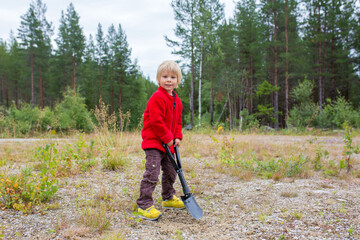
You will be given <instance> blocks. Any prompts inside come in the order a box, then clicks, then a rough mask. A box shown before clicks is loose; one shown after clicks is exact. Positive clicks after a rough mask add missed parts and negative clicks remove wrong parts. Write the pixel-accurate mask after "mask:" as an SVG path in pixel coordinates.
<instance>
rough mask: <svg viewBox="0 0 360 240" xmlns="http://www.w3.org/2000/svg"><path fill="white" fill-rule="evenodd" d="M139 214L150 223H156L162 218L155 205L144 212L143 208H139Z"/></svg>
mask: <svg viewBox="0 0 360 240" xmlns="http://www.w3.org/2000/svg"><path fill="white" fill-rule="evenodd" d="M138 214H139V216H140V217H141V218H144V219H147V220H150V221H155V220H158V219H159V218H160V217H161V212H160V211H158V210H157V209H156V208H155V207H154V205H153V206H151V207H149V208H147V209H145V210H143V209H141V208H138Z"/></svg>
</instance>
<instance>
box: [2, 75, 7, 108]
mask: <svg viewBox="0 0 360 240" xmlns="http://www.w3.org/2000/svg"><path fill="white" fill-rule="evenodd" d="M5 79H6V78H5V76H2V77H1V92H2V101H3V104H4V105H6V106H7V100H6V99H7V89H6V85H5Z"/></svg>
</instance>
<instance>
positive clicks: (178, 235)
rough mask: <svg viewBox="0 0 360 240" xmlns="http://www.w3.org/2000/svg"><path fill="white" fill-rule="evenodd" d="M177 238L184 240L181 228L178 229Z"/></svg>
mask: <svg viewBox="0 0 360 240" xmlns="http://www.w3.org/2000/svg"><path fill="white" fill-rule="evenodd" d="M176 238H177V239H179V240H183V239H184V238H183V237H182V232H181V230H176Z"/></svg>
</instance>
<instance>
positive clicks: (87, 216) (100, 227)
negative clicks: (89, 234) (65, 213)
mask: <svg viewBox="0 0 360 240" xmlns="http://www.w3.org/2000/svg"><path fill="white" fill-rule="evenodd" d="M106 210H107V209H106V207H104V205H100V206H97V207H96V208H92V207H89V206H84V207H82V208H81V209H80V214H79V217H78V219H77V222H78V223H79V224H81V225H83V226H85V227H88V228H90V229H91V230H93V231H97V232H104V231H106V230H109V229H110V226H111V218H112V216H111V214H110V213H107V211H106Z"/></svg>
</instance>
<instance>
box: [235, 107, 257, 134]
mask: <svg viewBox="0 0 360 240" xmlns="http://www.w3.org/2000/svg"><path fill="white" fill-rule="evenodd" d="M240 116H241V117H242V124H241V130H251V129H256V128H258V127H259V121H258V120H257V119H256V118H255V116H254V115H250V114H249V111H248V110H247V109H244V110H242V111H241V112H240Z"/></svg>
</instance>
